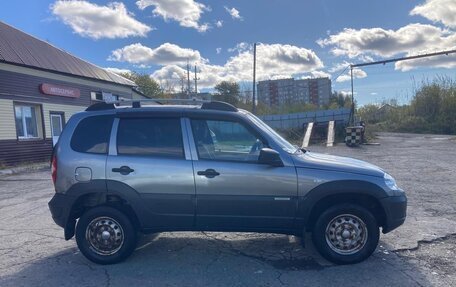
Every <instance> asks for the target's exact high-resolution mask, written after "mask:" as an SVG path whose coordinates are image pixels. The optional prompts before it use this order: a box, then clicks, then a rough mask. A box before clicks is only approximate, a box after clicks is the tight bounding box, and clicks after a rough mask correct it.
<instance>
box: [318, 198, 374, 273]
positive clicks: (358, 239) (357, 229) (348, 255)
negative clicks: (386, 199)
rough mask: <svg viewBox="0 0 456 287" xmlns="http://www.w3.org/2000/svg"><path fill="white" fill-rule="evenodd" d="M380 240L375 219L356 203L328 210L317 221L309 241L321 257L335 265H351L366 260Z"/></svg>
mask: <svg viewBox="0 0 456 287" xmlns="http://www.w3.org/2000/svg"><path fill="white" fill-rule="evenodd" d="M379 238H380V232H379V226H378V223H377V220H376V219H375V217H374V216H373V215H372V213H370V212H369V211H368V210H367V209H365V208H363V207H361V206H358V205H355V204H340V205H335V206H332V207H330V208H328V209H327V210H326V211H324V212H323V213H322V214H321V215H320V216H319V218H318V220H317V222H316V224H315V227H314V229H313V234H312V239H313V243H314V245H315V247H316V248H317V250H318V251H319V252H320V254H321V255H322V256H323V257H324V258H326V259H327V260H329V261H331V262H333V263H336V264H353V263H358V262H360V261H363V260H365V259H366V258H368V257H369V256H370V255H371V254H372V253H373V252H374V251H375V249H376V248H377V245H378V240H379Z"/></svg>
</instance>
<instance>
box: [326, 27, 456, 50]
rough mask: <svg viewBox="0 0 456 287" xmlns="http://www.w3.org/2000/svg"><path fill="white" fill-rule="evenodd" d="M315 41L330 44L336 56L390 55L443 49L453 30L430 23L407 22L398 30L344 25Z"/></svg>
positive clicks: (453, 39) (453, 40)
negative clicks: (341, 29) (344, 27)
mask: <svg viewBox="0 0 456 287" xmlns="http://www.w3.org/2000/svg"><path fill="white" fill-rule="evenodd" d="M317 42H318V44H319V45H320V46H322V47H325V46H332V47H333V48H332V53H333V54H335V55H337V56H342V55H344V56H348V57H350V58H355V57H358V56H361V55H364V54H368V55H369V54H371V55H375V56H380V57H391V56H395V55H398V54H401V53H416V52H422V51H431V50H432V51H435V50H444V49H445V48H449V47H452V46H454V45H455V43H456V34H455V33H453V32H450V31H448V30H443V29H441V28H438V27H435V26H432V25H424V24H409V25H407V26H404V27H402V28H400V29H398V30H385V29H382V28H371V29H360V30H356V29H344V30H343V31H342V32H340V33H338V34H334V35H331V36H329V37H328V38H326V39H322V40H318V41H317Z"/></svg>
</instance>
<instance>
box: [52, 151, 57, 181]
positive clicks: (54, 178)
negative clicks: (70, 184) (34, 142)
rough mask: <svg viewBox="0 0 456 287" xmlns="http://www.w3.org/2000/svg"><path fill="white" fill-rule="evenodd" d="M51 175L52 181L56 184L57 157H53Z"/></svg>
mask: <svg viewBox="0 0 456 287" xmlns="http://www.w3.org/2000/svg"><path fill="white" fill-rule="evenodd" d="M51 175H52V181H53V182H54V184H55V181H56V180H57V157H56V156H55V155H53V156H52V161H51Z"/></svg>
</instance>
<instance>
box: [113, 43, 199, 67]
mask: <svg viewBox="0 0 456 287" xmlns="http://www.w3.org/2000/svg"><path fill="white" fill-rule="evenodd" d="M108 60H111V61H117V62H128V63H130V64H143V65H149V64H157V65H171V64H184V63H186V62H187V60H188V61H190V62H192V63H194V62H202V61H204V60H203V59H202V58H201V55H200V53H199V52H198V51H196V50H192V49H187V48H181V47H179V46H178V45H175V44H171V43H164V44H162V45H160V46H159V47H157V48H149V47H147V46H143V45H142V44H140V43H136V44H131V45H128V46H125V47H123V48H120V49H116V50H114V51H112V52H111V55H110V56H109V58H108Z"/></svg>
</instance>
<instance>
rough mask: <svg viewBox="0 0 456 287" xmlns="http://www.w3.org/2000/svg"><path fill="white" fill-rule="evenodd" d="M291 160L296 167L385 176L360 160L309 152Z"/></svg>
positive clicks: (376, 167)
mask: <svg viewBox="0 0 456 287" xmlns="http://www.w3.org/2000/svg"><path fill="white" fill-rule="evenodd" d="M293 160H294V163H295V165H296V167H303V168H314V169H324V170H331V171H339V172H350V173H357V174H364V175H370V176H378V177H383V176H384V174H385V172H384V171H383V170H382V169H381V168H379V167H378V166H376V165H373V164H370V163H368V162H365V161H362V160H358V159H354V158H349V157H342V156H335V155H328V154H322V153H316V152H310V151H307V152H305V153H302V154H297V155H293Z"/></svg>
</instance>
